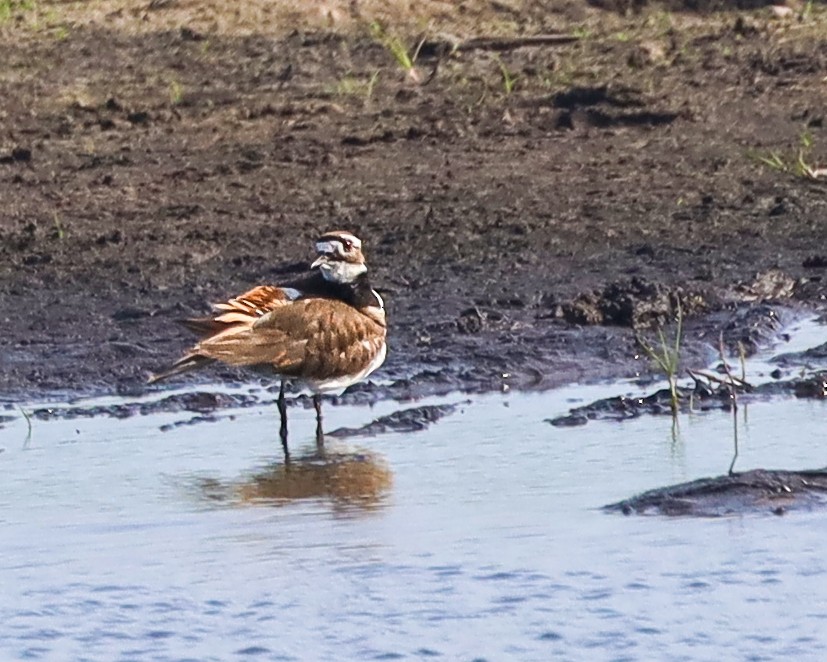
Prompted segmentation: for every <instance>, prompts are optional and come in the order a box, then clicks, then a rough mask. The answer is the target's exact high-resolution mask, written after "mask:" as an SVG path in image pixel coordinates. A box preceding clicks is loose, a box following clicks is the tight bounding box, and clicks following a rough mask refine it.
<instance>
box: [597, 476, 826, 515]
mask: <svg viewBox="0 0 827 662" xmlns="http://www.w3.org/2000/svg"><path fill="white" fill-rule="evenodd" d="M825 505H827V469H817V470H813V471H768V470H764V469H757V470H755V471H747V472H744V473H736V474H733V475H727V476H719V477H715V478H701V479H699V480H694V481H692V482H689V483H682V484H680V485H672V486H670V487H662V488H658V489H655V490H650V491H648V492H644V493H643V494H640V495H638V496H636V497H632V498H631V499H626V500H624V501H620V502H618V503H613V504H610V505H608V506H605V507H604V510H605V511H607V512H615V513H623V514H624V515H632V514H635V515H667V516H670V517H726V516H728V515H743V514H748V513H753V514H759V513H764V514H773V515H784V514H785V513H787V512H789V511H794V510H811V509H814V508H823V507H824V506H825Z"/></svg>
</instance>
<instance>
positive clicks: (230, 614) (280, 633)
mask: <svg viewBox="0 0 827 662" xmlns="http://www.w3.org/2000/svg"><path fill="white" fill-rule="evenodd" d="M618 392H627V393H635V392H639V390H638V389H637V387H635V386H634V385H631V384H615V385H595V386H573V387H570V388H567V389H560V390H557V391H552V392H549V393H544V394H533V395H531V394H519V393H511V394H502V395H489V396H480V397H473V399H472V401H471V402H468V403H466V404H464V405H463V406H462V408H461V410H460V412H458V413H456V414H454V415H452V416H450V417H447V418H445V419H443V420H441V421H440V422H439V423H438V424H436V425H434V426H432V427H431V428H429V429H428V430H426V431H424V432H419V433H415V434H387V435H383V436H379V437H375V438H371V439H361V440H359V441H358V442H356V443H347V444H343V443H329V453H330V457H329V458H328V460H327V462H321V461H318V460H309V459H302V458H301V456H302V455H303V454H308V455H309V454H312V452H313V443H312V435H313V427H314V421H313V414H312V410H301V409H296V408H294V409H293V410H291V417H292V420H291V430H292V433H293V439H292V445H293V448H294V452H295V455H296V457H297V462H296V463H295V464H294V466H293V467H292V468H291V469H290V470H289V471H287V470H285V467H284V465H283V462H282V458H281V453H280V447H279V443H278V435H277V426H278V420H277V415H276V412H275V410H274V408H272V407H261V408H253V409H243V410H238V411H235V412H233V414H234V416H233V418H232V419H230V418H226V419H222V420H220V421H218V422H214V423H203V424H199V425H194V426H183V427H178V428H174V429H172V430H170V431H167V432H161V431H160V429H159V428H160V427H161V426H163V425H165V424H168V423H171V422H175V421H177V420H180V419H181V418H182V416H183V417H185V416H184V415H182V414H180V413H179V414H164V415H152V416H143V417H141V416H137V417H133V418H128V419H124V420H117V419H109V418H92V419H76V420H64V421H61V420H56V421H51V422H44V421H34V422H33V424H34V430H33V435H32V438H31V440H30V441H29V442H25V438H26V423H25V421H24V420H23V419H22V418H17V419H16V420H15V421H13V422H12V423H10V424H9V425H8V426H7V427H6V428H5V429H4V430H2V432H0V435H1V436H0V447H1V448H3V452H1V453H0V469H1V470H2V480H1V481H0V531H2V538H0V586H2V591H0V659H3V660H6V659H8V660H16V659H42V660H233V659H261V660H343V659H353V660H356V659H359V660H362V659H379V660H389V659H424V658H442V659H449V660H472V659H487V660H503V659H514V660H549V659H555V660H586V659H588V660H654V659H664V660H665V659H668V660H709V659H721V660H747V659H750V660H760V659H767V660H771V659H773V660H774V659H780V658H783V657H789V658H790V659H796V660H802V659H813V660H817V659H821V657H822V653H823V650H825V648H827V561H826V560H825V554H824V534H823V532H824V526H825V514H824V513H822V512H810V513H807V512H796V513H792V514H790V515H787V516H784V517H777V516H773V515H769V514H767V515H750V516H744V517H732V518H724V519H667V518H661V517H623V516H620V515H609V514H606V513H604V512H602V511H601V510H600V506H602V505H604V504H606V503H609V502H614V501H618V500H620V499H623V498H625V497H629V496H631V495H632V494H634V493H637V492H639V491H642V490H646V489H649V488H653V487H658V486H662V485H664V484H668V483H672V482H678V481H684V480H690V479H694V478H698V477H701V476H708V475H717V474H720V473H722V472H724V471H725V470H726V468H727V467H728V465H729V461H730V457H731V453H732V445H731V431H732V421H731V418H730V417H729V415H728V414H726V413H721V412H710V413H706V414H692V415H683V416H682V417H681V419H680V427H679V430H678V433H677V435H674V434H673V431H672V425H671V421H670V420H669V419H668V418H657V417H655V418H653V417H644V418H640V419H636V420H630V421H625V422H623V423H609V422H603V423H601V422H592V423H589V424H588V425H586V426H585V427H580V428H568V429H565V428H555V427H552V426H551V425H549V424H548V423H546V422H544V419H546V418H551V417H554V416H557V415H560V414H563V413H565V412H566V411H567V409H568V408H569V407H571V406H575V405H579V404H583V403H584V402H587V401H589V400H591V399H594V398H597V397H603V396H607V395H611V394H616V393H618ZM464 397H465V396H456V397H451V398H445V399H442V400H436V401H435V402H456V401H463V400H464ZM398 407H399V405H398V404H395V403H382V404H381V405H379V406H377V407H375V408H374V409H368V408H348V407H328V408H327V410H326V413H327V422H328V424H329V425H330V426H331V427H333V426H339V425H348V426H355V425H359V424H362V423H365V422H367V421H369V420H371V419H372V418H375V417H376V416H379V415H382V414H386V413H389V412H390V411H392V410H394V409H395V408H398ZM739 416H740V426H741V431H740V443H741V456H740V459H739V463H738V468H739V469H742V470H745V469H750V468H756V467H764V468H786V469H799V468H814V467H820V466H823V465H825V464H827V447H825V441H824V439H825V435H824V420H825V416H827V407H826V406H825V404H824V403H823V402H818V401H807V400H793V399H789V400H778V401H774V402H770V403H757V404H752V405H749V406H748V407H745V408H742V411H741V412H740V413H739Z"/></svg>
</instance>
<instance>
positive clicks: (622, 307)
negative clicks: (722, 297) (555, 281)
mask: <svg viewBox="0 0 827 662" xmlns="http://www.w3.org/2000/svg"><path fill="white" fill-rule="evenodd" d="M705 307H706V302H705V298H704V295H702V294H700V293H694V292H685V291H684V290H683V289H681V288H673V289H670V288H667V287H666V286H665V285H662V284H660V283H655V282H652V281H650V280H647V279H645V278H637V277H636V278H632V279H631V280H626V281H618V282H615V283H610V284H609V285H608V286H606V287H605V288H604V289H603V290H600V291H593V292H587V293H584V294H581V295H579V296H578V297H576V298H575V299H574V300H573V301H570V302H567V303H564V304H562V305H561V307H560V314H561V316H562V317H563V319H565V320H566V321H567V322H569V323H571V324H609V325H614V326H624V327H630V328H633V329H638V328H651V327H655V326H663V325H664V324H666V323H668V322H670V321H672V320H674V319H675V316H676V315H677V313H678V309H679V308H680V310H681V311H682V313H683V314H685V315H692V314H695V313H698V312H701V311H703V310H704V309H705Z"/></svg>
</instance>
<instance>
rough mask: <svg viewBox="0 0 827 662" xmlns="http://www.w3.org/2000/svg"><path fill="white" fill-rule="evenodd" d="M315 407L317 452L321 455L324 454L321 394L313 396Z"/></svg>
mask: <svg viewBox="0 0 827 662" xmlns="http://www.w3.org/2000/svg"><path fill="white" fill-rule="evenodd" d="M313 406H314V407H315V408H316V450H317V451H319V454H320V455H321V454H323V453H324V432H323V431H322V396H321V394H320V393H314V394H313Z"/></svg>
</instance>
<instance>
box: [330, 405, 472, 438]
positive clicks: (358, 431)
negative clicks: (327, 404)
mask: <svg viewBox="0 0 827 662" xmlns="http://www.w3.org/2000/svg"><path fill="white" fill-rule="evenodd" d="M459 406H460V405H459V404H452V405H428V406H423V407H414V408H413V409H403V410H401V411H395V412H394V413H392V414H390V415H388V416H382V417H381V418H377V419H376V420H375V421H371V422H370V423H368V424H367V425H363V426H362V427H360V428H338V429H336V430H333V432H329V433H327V434H326V435H325V436H329V437H336V438H339V439H347V438H351V437H374V436H376V435H378V434H385V433H387V432H419V431H420V430H424V429H426V428H427V427H429V426H430V425H432V424H433V423H436V422H437V421H438V420H439V419H441V418H443V417H444V416H448V415H449V414H453V413H454V412H455V411H456V410H457V409H458V408H459Z"/></svg>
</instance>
